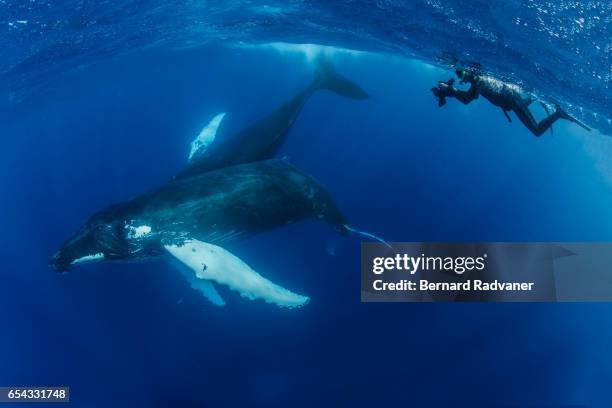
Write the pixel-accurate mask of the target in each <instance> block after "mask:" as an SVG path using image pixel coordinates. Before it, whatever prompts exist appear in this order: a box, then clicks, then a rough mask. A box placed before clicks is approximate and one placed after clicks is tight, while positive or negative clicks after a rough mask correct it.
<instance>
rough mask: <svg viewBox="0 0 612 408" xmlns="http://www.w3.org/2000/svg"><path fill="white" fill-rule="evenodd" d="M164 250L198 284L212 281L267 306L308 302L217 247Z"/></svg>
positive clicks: (193, 243)
mask: <svg viewBox="0 0 612 408" xmlns="http://www.w3.org/2000/svg"><path fill="white" fill-rule="evenodd" d="M164 247H165V248H166V250H167V251H168V252H169V253H170V254H171V255H172V256H174V257H175V258H176V259H177V260H179V261H180V262H181V263H183V264H184V265H185V266H187V267H188V268H189V269H191V270H192V271H193V272H194V273H195V278H197V279H198V280H204V281H215V282H217V283H220V284H223V285H226V286H228V287H229V288H230V289H233V290H236V291H238V292H239V293H240V295H241V296H243V297H246V298H248V299H251V300H252V299H263V300H265V301H266V302H268V303H274V304H275V305H278V306H281V307H290V308H291V307H299V306H303V305H305V304H306V303H308V301H309V299H308V297H306V296H301V295H298V294H296V293H293V292H291V291H289V290H287V289H285V288H283V287H281V286H279V285H277V284H275V283H272V282H271V281H269V280H268V279H266V278H264V277H263V276H261V275H260V274H258V273H257V272H255V271H254V270H253V269H251V267H250V266H249V265H247V264H246V263H244V262H243V261H242V260H241V259H240V258H238V257H237V256H235V255H234V254H232V253H231V252H229V251H227V250H225V249H223V248H221V247H220V246H217V245H213V244H209V243H206V242H202V241H197V240H187V241H185V242H184V243H183V244H182V245H174V244H172V245H165V246H164ZM215 292H216V291H215ZM207 297H208V295H207ZM209 299H210V297H209Z"/></svg>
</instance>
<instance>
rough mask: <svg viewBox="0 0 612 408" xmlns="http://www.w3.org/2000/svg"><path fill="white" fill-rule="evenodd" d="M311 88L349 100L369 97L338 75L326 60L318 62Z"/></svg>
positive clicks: (357, 86) (359, 88) (351, 82)
mask: <svg viewBox="0 0 612 408" xmlns="http://www.w3.org/2000/svg"><path fill="white" fill-rule="evenodd" d="M313 87H315V89H327V90H330V91H332V92H335V93H337V94H338V95H341V96H344V97H346V98H350V99H368V98H369V97H370V95H368V93H367V92H366V91H364V90H363V89H362V88H361V87H360V86H359V85H357V84H356V83H355V82H353V81H351V80H350V79H347V78H345V77H343V76H342V75H340V74H338V73H337V72H336V70H335V69H334V66H333V64H332V63H331V61H330V60H328V59H322V60H320V61H319V66H318V68H317V75H316V77H315V79H314V82H313Z"/></svg>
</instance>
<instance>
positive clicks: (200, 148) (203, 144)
mask: <svg viewBox="0 0 612 408" xmlns="http://www.w3.org/2000/svg"><path fill="white" fill-rule="evenodd" d="M224 117H225V112H223V113H220V114H218V115H217V116H215V117H214V118H212V119H211V121H210V122H208V125H206V126H204V129H202V131H201V132H200V134H199V135H198V136H197V137H196V138H195V139H194V140H193V142H191V150H190V151H189V158H188V159H187V161H189V162H191V161H192V160H193V158H194V157H195V156H199V155H201V154H202V153H204V152H205V151H206V149H208V146H210V144H211V143H212V142H214V140H215V136H217V130H218V129H219V125H220V124H221V121H222V120H223V118H224Z"/></svg>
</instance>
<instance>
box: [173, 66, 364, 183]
mask: <svg viewBox="0 0 612 408" xmlns="http://www.w3.org/2000/svg"><path fill="white" fill-rule="evenodd" d="M321 89H327V90H330V91H333V92H335V93H337V94H339V95H342V96H345V97H347V98H351V99H367V98H368V97H369V96H368V94H367V93H366V92H365V91H364V90H363V89H361V88H360V87H359V85H357V84H355V83H354V82H352V81H350V80H348V79H346V78H344V77H343V76H341V75H339V74H338V73H337V72H336V71H335V70H334V67H333V66H332V64H331V62H330V61H328V60H322V61H320V63H319V66H318V68H317V73H316V75H315V78H314V80H313V81H312V83H311V84H310V85H308V86H307V87H306V88H305V89H304V90H302V91H301V92H299V93H298V94H297V95H295V96H294V97H293V98H291V99H289V100H288V101H287V102H285V103H284V104H282V105H281V106H279V107H278V108H277V109H276V110H275V111H274V112H272V113H271V114H270V115H269V116H267V117H266V118H264V119H262V120H260V121H259V122H257V123H255V124H253V125H252V126H250V127H248V128H246V129H244V130H243V131H241V132H239V133H237V134H236V135H233V136H231V137H229V138H227V139H225V140H217V141H216V142H214V140H215V135H216V132H217V129H218V127H219V125H220V124H221V121H222V120H223V117H224V116H225V114H224V113H222V114H219V115H217V116H215V117H214V118H213V119H212V121H211V122H210V123H209V124H208V126H206V127H205V128H204V129H203V130H202V132H201V133H200V135H199V136H198V137H197V138H196V139H195V140H194V141H193V143H192V145H191V152H190V154H189V164H188V165H187V167H186V168H185V169H183V170H182V171H181V172H179V173H178V175H177V176H176V177H177V178H183V177H189V176H192V175H194V174H198V173H202V172H205V171H210V170H214V169H218V168H221V167H226V166H231V165H234V164H240V163H249V162H254V161H258V160H265V159H269V158H272V157H273V155H274V154H275V153H276V151H277V150H278V148H279V147H280V146H281V145H282V144H283V142H284V140H285V138H286V137H287V135H288V134H289V131H290V129H291V127H292V125H293V123H294V122H295V120H296V119H297V117H298V115H299V114H300V112H301V110H302V108H303V106H304V104H305V103H306V101H307V100H308V99H309V98H310V97H311V96H312V95H313V94H314V93H315V92H317V91H318V90H321Z"/></svg>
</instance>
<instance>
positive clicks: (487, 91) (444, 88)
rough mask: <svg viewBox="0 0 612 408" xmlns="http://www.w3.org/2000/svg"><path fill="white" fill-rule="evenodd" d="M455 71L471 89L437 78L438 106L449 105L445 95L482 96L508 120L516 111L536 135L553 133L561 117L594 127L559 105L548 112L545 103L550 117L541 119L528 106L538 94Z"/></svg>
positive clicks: (468, 98) (467, 99)
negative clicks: (460, 87)
mask: <svg viewBox="0 0 612 408" xmlns="http://www.w3.org/2000/svg"><path fill="white" fill-rule="evenodd" d="M455 72H456V74H457V77H458V78H459V84H464V83H469V84H470V88H469V89H468V90H467V91H462V90H460V89H457V88H455V87H454V83H455V80H454V79H453V78H451V79H449V80H448V81H446V82H444V81H438V86H437V87H433V88H431V91H432V92H433V94H434V96H435V97H436V98H437V99H438V106H440V107H441V106H444V105H445V104H446V98H448V97H454V98H457V99H458V100H459V101H461V102H463V103H464V104H466V105H467V104H468V103H470V102H472V101H473V100H474V99H477V98H478V96H479V95H482V96H484V97H485V99H487V100H488V101H489V102H491V103H492V104H493V105H495V106H499V107H500V108H501V109H502V111H503V112H504V115H506V118H507V119H508V121H509V122H512V119H511V118H510V115H509V114H508V112H510V111H512V112H514V113H515V114H516V116H517V117H518V118H519V120H520V121H521V122H522V123H523V125H525V127H527V129H529V130H530V131H531V133H533V134H534V135H536V136H540V135H542V133H544V132H546V130H548V129H549V128H550V129H551V132H552V128H551V126H552V124H553V123H555V122H556V121H557V120H558V119H566V120H569V121H570V122H574V123H576V124H577V125H579V126H581V127H583V128H584V129H586V130H588V131H590V130H591V129H590V128H589V127H587V126H586V125H585V124H584V123H582V122H580V121H579V120H578V119H576V118H574V117H572V116H571V115H569V114H568V113H567V112H565V111H564V110H563V109H561V107H559V106H558V105H556V106H555V108H556V109H555V112H554V113H553V114H549V111H548V108H547V106H546V105H545V104H543V103H542V107H543V108H544V110H545V111H546V113H547V114H548V116H547V117H546V118H544V119H542V120H541V121H540V122H538V121H536V119H535V117H534V116H533V114H532V113H531V112H530V111H529V105H530V104H531V103H532V102H533V101H534V100H535V97H534V96H533V95H529V94H527V93H525V92H524V91H522V90H521V88H519V87H518V86H517V85H514V84H511V83H508V82H503V81H500V80H499V79H495V78H493V77H491V76H488V75H477V74H476V73H474V72H471V71H468V70H466V69H457V70H456V71H455Z"/></svg>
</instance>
